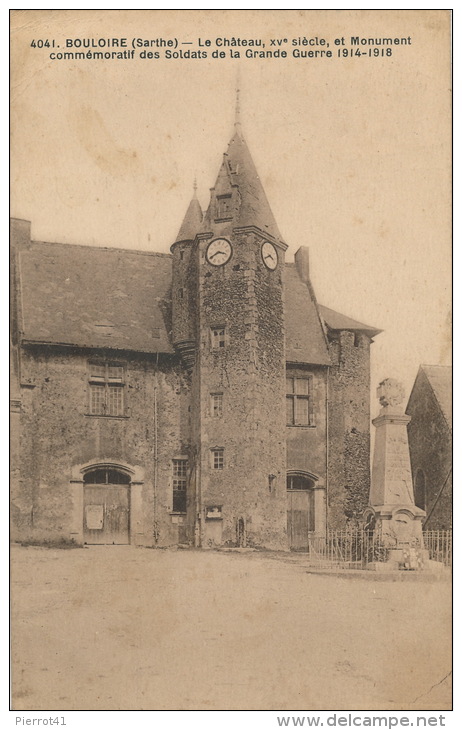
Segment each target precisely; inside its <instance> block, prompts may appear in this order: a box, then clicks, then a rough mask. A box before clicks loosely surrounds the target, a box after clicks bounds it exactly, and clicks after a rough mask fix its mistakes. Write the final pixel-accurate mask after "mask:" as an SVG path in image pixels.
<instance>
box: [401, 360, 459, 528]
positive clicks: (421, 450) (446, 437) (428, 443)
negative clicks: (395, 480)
mask: <svg viewBox="0 0 462 730" xmlns="http://www.w3.org/2000/svg"><path fill="white" fill-rule="evenodd" d="M406 413H407V414H408V415H409V416H411V421H410V423H409V425H408V438H409V452H410V457H411V469H412V479H413V483H414V489H415V486H416V478H417V474H418V471H419V470H421V472H423V474H424V479H425V504H424V506H423V507H422V508H423V509H425V511H426V513H427V520H425V521H424V529H426V530H446V529H449V528H450V527H452V471H451V466H452V434H451V431H450V429H449V426H448V423H447V421H446V419H445V418H444V416H443V414H442V412H441V408H440V406H439V404H438V403H437V401H436V398H435V395H434V393H433V391H432V389H431V388H430V386H429V384H428V381H427V379H426V377H425V376H424V375H423V374H419V376H418V377H417V380H416V383H415V385H414V388H413V391H412V396H411V399H410V401H409V404H408V407H407V409H406ZM435 503H436V504H435ZM419 506H420V505H419Z"/></svg>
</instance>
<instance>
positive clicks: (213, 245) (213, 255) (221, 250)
mask: <svg viewBox="0 0 462 730" xmlns="http://www.w3.org/2000/svg"><path fill="white" fill-rule="evenodd" d="M232 253H233V249H232V248H231V244H230V242H229V241H227V240H226V238H215V240H214V241H211V242H210V243H209V245H208V248H207V253H206V258H207V261H208V262H209V264H212V266H223V264H226V263H227V262H228V261H229V260H230V258H231V254H232Z"/></svg>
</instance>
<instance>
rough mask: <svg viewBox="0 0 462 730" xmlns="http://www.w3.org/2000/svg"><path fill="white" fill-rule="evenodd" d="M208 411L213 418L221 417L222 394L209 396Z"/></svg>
mask: <svg viewBox="0 0 462 730" xmlns="http://www.w3.org/2000/svg"><path fill="white" fill-rule="evenodd" d="M210 410H211V412H212V416H213V417H214V418H218V417H219V416H221V415H223V393H211V394H210Z"/></svg>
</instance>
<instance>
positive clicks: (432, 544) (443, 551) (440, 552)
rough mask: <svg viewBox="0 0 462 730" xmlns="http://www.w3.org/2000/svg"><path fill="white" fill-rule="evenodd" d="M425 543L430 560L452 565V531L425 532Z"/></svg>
mask: <svg viewBox="0 0 462 730" xmlns="http://www.w3.org/2000/svg"><path fill="white" fill-rule="evenodd" d="M423 541H424V547H425V549H426V550H428V553H429V558H430V560H436V561H437V562H438V563H443V565H447V566H450V565H452V530H424V532H423Z"/></svg>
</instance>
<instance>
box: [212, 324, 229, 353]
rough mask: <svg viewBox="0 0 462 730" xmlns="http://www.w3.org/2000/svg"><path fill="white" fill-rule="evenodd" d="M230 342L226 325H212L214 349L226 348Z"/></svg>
mask: <svg viewBox="0 0 462 730" xmlns="http://www.w3.org/2000/svg"><path fill="white" fill-rule="evenodd" d="M227 344H228V333H227V330H226V325H221V324H220V325H212V326H211V327H210V346H211V348H212V350H214V351H220V350H224V349H225V348H226V346H227Z"/></svg>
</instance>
